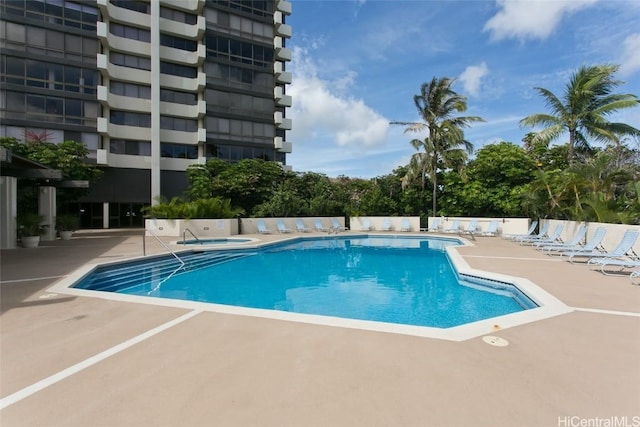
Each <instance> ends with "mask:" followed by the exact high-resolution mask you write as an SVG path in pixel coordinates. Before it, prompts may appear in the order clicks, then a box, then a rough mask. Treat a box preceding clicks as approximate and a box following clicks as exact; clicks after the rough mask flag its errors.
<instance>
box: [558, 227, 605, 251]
mask: <svg viewBox="0 0 640 427" xmlns="http://www.w3.org/2000/svg"><path fill="white" fill-rule="evenodd" d="M605 234H607V229H606V228H604V227H598V228H596V231H594V232H593V236H591V239H589V240H588V241H587V243H585V244H584V245H575V246H566V247H563V246H560V247H557V248H551V249H549V250H548V252H547V253H548V254H549V255H560V256H561V257H562V256H566V255H570V254H572V253H576V252H592V251H598V252H604V248H603V247H602V245H601V243H602V240H603V239H604V236H605Z"/></svg>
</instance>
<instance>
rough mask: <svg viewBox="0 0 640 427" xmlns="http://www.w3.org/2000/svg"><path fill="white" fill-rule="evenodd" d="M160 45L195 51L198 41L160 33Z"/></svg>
mask: <svg viewBox="0 0 640 427" xmlns="http://www.w3.org/2000/svg"><path fill="white" fill-rule="evenodd" d="M160 45H162V46H166V47H172V48H174V49H180V50H186V51H188V52H195V51H196V50H197V49H198V43H196V42H195V41H193V40H187V39H183V38H180V37H175V36H170V35H168V34H160Z"/></svg>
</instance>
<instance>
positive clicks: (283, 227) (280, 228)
mask: <svg viewBox="0 0 640 427" xmlns="http://www.w3.org/2000/svg"><path fill="white" fill-rule="evenodd" d="M276 227H278V232H279V233H291V232H292V231H293V230H291V229H290V228H287V226H286V225H285V224H284V220H282V219H280V218H278V219H277V220H276Z"/></svg>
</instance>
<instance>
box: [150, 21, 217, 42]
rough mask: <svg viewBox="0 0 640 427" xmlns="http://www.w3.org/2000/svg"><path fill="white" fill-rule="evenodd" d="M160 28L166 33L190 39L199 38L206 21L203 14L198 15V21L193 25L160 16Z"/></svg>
mask: <svg viewBox="0 0 640 427" xmlns="http://www.w3.org/2000/svg"><path fill="white" fill-rule="evenodd" d="M160 28H162V32H163V33H166V34H171V35H174V36H177V37H182V38H185V39H190V40H199V39H200V38H201V37H202V35H203V34H204V32H205V30H206V28H207V21H206V19H205V17H204V16H198V21H197V22H196V24H195V25H192V24H185V23H183V22H176V21H172V20H170V19H165V18H160Z"/></svg>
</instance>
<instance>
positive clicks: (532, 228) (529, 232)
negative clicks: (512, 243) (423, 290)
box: [502, 221, 538, 240]
mask: <svg viewBox="0 0 640 427" xmlns="http://www.w3.org/2000/svg"><path fill="white" fill-rule="evenodd" d="M537 226H538V221H533V222H532V223H531V225H529V229H528V230H527V232H526V233H524V234H503V235H502V238H503V239H510V240H515V239H517V238H519V237H527V236H533V232H534V231H535V230H536V227H537Z"/></svg>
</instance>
